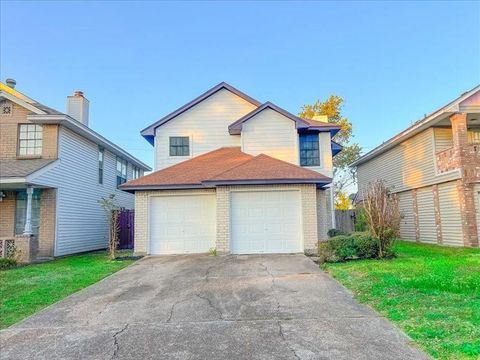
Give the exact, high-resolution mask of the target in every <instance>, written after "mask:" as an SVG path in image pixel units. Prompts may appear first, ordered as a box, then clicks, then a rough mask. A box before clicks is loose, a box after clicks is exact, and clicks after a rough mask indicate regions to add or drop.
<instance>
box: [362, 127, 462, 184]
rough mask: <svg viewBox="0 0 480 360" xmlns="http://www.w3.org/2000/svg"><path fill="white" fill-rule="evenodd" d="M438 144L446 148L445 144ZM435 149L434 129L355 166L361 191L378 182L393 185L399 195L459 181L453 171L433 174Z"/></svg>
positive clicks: (434, 171)
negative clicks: (451, 181) (369, 184)
mask: <svg viewBox="0 0 480 360" xmlns="http://www.w3.org/2000/svg"><path fill="white" fill-rule="evenodd" d="M440 144H443V146H445V142H441V141H440V142H439V146H442V145H440ZM434 149H435V137H434V130H433V129H432V128H430V129H427V130H425V131H423V132H421V133H419V134H417V135H416V136H414V137H412V138H410V139H408V140H406V141H404V142H402V143H401V144H399V145H397V146H395V147H394V148H392V149H390V150H388V151H386V152H385V153H383V154H381V155H379V156H377V157H375V158H373V159H371V160H369V161H367V162H365V163H363V164H360V165H358V168H357V170H358V173H357V174H358V184H359V188H360V190H361V188H362V187H363V186H366V185H367V184H368V183H370V182H372V181H374V180H377V179H381V180H385V181H386V182H387V184H388V185H389V186H393V191H394V192H401V191H406V190H411V189H415V188H420V187H424V186H428V185H433V184H436V183H441V182H446V181H450V180H454V179H457V178H459V177H460V173H459V172H456V171H454V172H450V173H446V174H443V175H437V174H436V168H435V167H436V165H435V157H434V155H435V153H434ZM360 193H361V192H360Z"/></svg>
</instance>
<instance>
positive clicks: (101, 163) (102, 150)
mask: <svg viewBox="0 0 480 360" xmlns="http://www.w3.org/2000/svg"><path fill="white" fill-rule="evenodd" d="M104 168H105V148H104V147H102V146H99V147H98V184H99V185H103V180H104Z"/></svg>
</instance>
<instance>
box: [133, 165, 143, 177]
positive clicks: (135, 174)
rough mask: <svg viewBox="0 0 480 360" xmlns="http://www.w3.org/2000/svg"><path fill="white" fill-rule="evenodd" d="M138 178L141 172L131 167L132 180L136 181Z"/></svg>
mask: <svg viewBox="0 0 480 360" xmlns="http://www.w3.org/2000/svg"><path fill="white" fill-rule="evenodd" d="M140 176H142V171H141V170H140V168H138V167H136V166H134V167H133V179H138V178H139V177H140Z"/></svg>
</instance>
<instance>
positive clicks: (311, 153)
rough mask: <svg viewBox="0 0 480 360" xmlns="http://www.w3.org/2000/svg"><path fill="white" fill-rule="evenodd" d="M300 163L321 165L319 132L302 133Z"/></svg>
mask: <svg viewBox="0 0 480 360" xmlns="http://www.w3.org/2000/svg"><path fill="white" fill-rule="evenodd" d="M300 165H301V166H320V151H319V141H318V134H300Z"/></svg>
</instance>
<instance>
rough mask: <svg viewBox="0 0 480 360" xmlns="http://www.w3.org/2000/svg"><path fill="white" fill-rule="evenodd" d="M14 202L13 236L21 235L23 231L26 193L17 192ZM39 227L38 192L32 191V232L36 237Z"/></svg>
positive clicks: (36, 190) (24, 191) (25, 213)
mask: <svg viewBox="0 0 480 360" xmlns="http://www.w3.org/2000/svg"><path fill="white" fill-rule="evenodd" d="M16 200H17V201H16V202H15V234H16V235H21V234H23V231H24V230H25V217H26V216H27V191H26V190H22V191H18V192H17V199H16ZM39 227H40V190H39V189H33V195H32V232H33V234H34V235H38V228H39Z"/></svg>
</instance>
